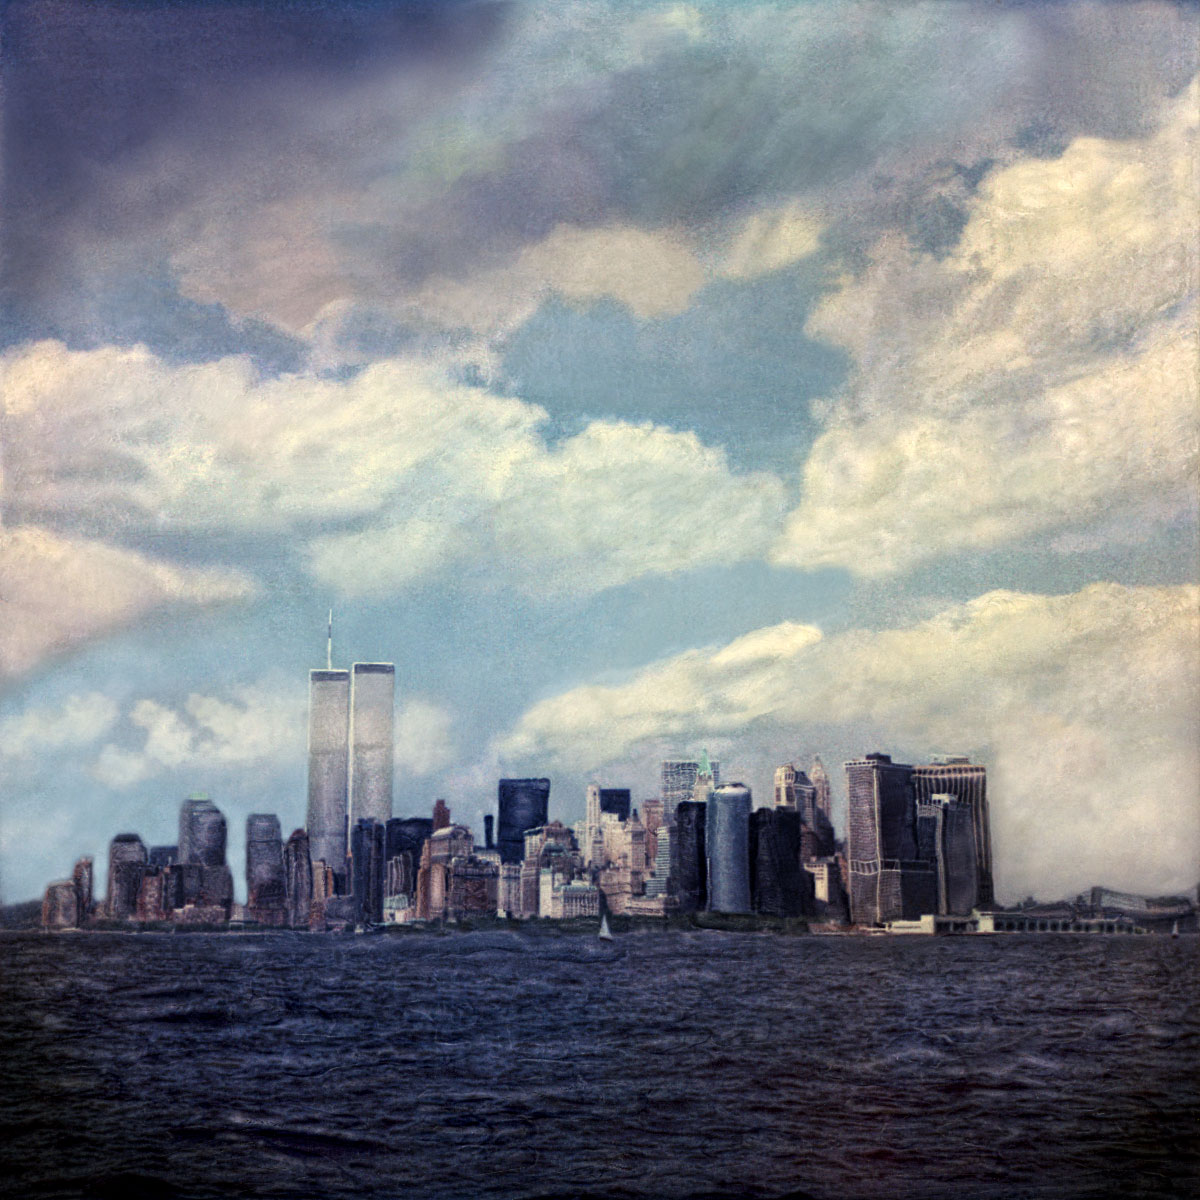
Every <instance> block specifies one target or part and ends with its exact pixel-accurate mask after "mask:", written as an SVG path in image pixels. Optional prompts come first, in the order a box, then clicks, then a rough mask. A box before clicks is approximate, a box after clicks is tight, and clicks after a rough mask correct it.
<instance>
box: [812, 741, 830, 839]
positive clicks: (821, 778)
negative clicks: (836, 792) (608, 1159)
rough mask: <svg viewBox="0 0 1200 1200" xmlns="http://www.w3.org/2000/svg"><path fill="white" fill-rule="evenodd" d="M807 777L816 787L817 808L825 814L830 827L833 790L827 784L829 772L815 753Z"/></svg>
mask: <svg viewBox="0 0 1200 1200" xmlns="http://www.w3.org/2000/svg"><path fill="white" fill-rule="evenodd" d="M808 777H809V779H811V780H812V785H813V787H815V788H816V789H817V799H816V803H817V809H818V810H819V811H820V812H823V813H824V814H825V820H827V821H828V822H829V825H830V828H832V827H833V792H832V789H831V788H830V786H829V772H828V771H826V770H825V764H824V763H823V762H822V761H821V760H820V758H819V757H818V756H817V755H815V754H814V755H813V760H812V766H811V767H810V768H809V770H808Z"/></svg>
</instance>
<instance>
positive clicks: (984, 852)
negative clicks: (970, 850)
mask: <svg viewBox="0 0 1200 1200" xmlns="http://www.w3.org/2000/svg"><path fill="white" fill-rule="evenodd" d="M912 779H913V791H914V792H915V794H916V798H917V799H918V800H928V799H929V798H930V797H932V796H934V795H949V796H957V797H958V799H959V800H960V801H961V802H962V803H963V804H965V805H966V806H967V807H968V808H969V810H970V813H971V827H972V831H973V839H974V843H975V860H976V871H977V874H978V889H977V895H976V897H975V901H974V903H973V904H971V905H970V907H969V908H968V909H967V911H968V912H970V910H971V908H991V907H992V906H993V905H994V904H995V901H996V897H995V886H994V883H993V879H992V838H991V826H990V820H989V815H988V802H987V768H986V767H983V766H981V765H979V764H978V763H972V762H971V761H970V760H969V759H966V758H963V757H961V756H955V755H939V756H937V757H935V758H934V759H933V761H932V762H930V763H927V764H925V765H923V766H917V767H913V776H912ZM956 844H957V843H956ZM959 853H960V854H961V849H960V850H959Z"/></svg>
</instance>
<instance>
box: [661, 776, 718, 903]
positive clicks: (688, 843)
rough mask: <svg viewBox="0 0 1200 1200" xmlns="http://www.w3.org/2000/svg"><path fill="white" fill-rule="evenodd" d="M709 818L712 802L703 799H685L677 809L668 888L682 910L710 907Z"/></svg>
mask: <svg viewBox="0 0 1200 1200" xmlns="http://www.w3.org/2000/svg"><path fill="white" fill-rule="evenodd" d="M707 818H708V805H707V804H706V803H705V802H703V801H696V800H681V801H680V802H679V804H678V806H677V807H676V809H675V825H674V828H673V829H672V831H671V835H670V838H671V844H670V851H671V873H670V875H669V876H668V883H667V890H668V893H669V894H670V895H671V896H673V897H674V900H675V906H676V908H677V909H678V911H679V912H682V913H693V912H703V911H704V910H705V909H706V908H707V907H708V863H707V861H706V853H705V850H706V847H705V844H704V829H705V824H706V822H707Z"/></svg>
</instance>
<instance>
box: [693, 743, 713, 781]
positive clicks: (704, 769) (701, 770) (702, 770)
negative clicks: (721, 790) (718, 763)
mask: <svg viewBox="0 0 1200 1200" xmlns="http://www.w3.org/2000/svg"><path fill="white" fill-rule="evenodd" d="M696 774H697V775H711V774H712V764H711V763H710V762H709V761H708V750H707V749H705V750H703V751H701V753H700V762H699V764H698V765H697V769H696Z"/></svg>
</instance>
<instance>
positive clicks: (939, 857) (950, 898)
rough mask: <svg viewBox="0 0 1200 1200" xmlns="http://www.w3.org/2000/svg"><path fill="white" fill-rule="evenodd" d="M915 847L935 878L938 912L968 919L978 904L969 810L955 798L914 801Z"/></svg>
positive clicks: (977, 865)
mask: <svg viewBox="0 0 1200 1200" xmlns="http://www.w3.org/2000/svg"><path fill="white" fill-rule="evenodd" d="M917 843H918V848H919V852H920V854H921V857H922V858H928V859H929V860H930V861H931V862H932V863H933V864H934V868H935V874H936V876H937V897H938V907H937V911H938V912H939V913H941V914H943V915H950V916H956V917H965V916H969V915H970V913H971V910H972V909H974V908H975V907H976V906H977V904H978V895H979V863H978V859H977V856H976V853H975V827H974V818H973V812H972V809H971V806H970V805H969V804H968V803H967V802H966V801H964V800H960V799H959V798H958V797H957V796H953V795H950V794H940V793H938V794H934V795H933V796H930V797H929V798H928V799H924V800H918V801H917Z"/></svg>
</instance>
